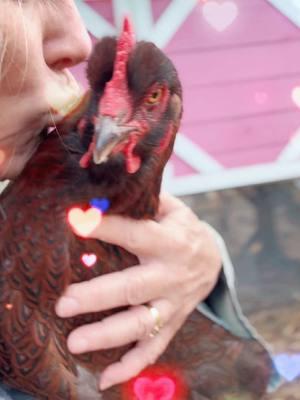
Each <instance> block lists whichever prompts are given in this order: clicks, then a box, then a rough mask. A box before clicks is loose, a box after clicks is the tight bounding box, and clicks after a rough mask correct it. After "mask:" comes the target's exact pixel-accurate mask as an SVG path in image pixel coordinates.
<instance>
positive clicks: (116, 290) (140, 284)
mask: <svg viewBox="0 0 300 400" xmlns="http://www.w3.org/2000/svg"><path fill="white" fill-rule="evenodd" d="M170 272H171V271H170ZM162 276H164V277H165V279H161V277H162ZM169 277H170V278H169ZM173 281H174V282H175V281H176V276H173V274H171V273H169V274H168V275H167V272H166V271H165V269H164V266H163V265H160V264H157V265H154V264H153V265H147V266H135V267H131V268H128V269H125V270H123V271H120V272H113V273H111V274H107V275H103V276H100V277H97V278H94V279H91V280H90V281H85V282H81V283H74V284H73V285H71V286H69V287H68V288H67V290H66V291H65V293H64V295H63V297H61V298H60V299H59V300H58V302H57V304H56V313H57V315H58V316H60V317H62V318H63V317H72V316H74V315H78V314H84V313H89V312H98V311H105V310H110V309H113V308H116V307H120V306H128V305H131V306H134V305H139V304H144V303H148V302H149V301H151V300H152V299H156V298H160V297H161V295H162V293H164V294H167V293H168V292H170V291H171V290H172V288H173V286H172V283H173ZM175 283H176V282H175Z"/></svg>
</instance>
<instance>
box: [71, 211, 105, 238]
mask: <svg viewBox="0 0 300 400" xmlns="http://www.w3.org/2000/svg"><path fill="white" fill-rule="evenodd" d="M101 218H102V214H101V212H100V211H99V210H98V209H96V208H89V209H88V210H86V211H84V210H82V209H81V208H77V207H74V208H72V209H71V210H70V211H69V212H68V221H69V224H70V225H71V226H72V228H73V229H74V231H75V232H76V233H77V234H78V235H80V236H84V237H85V236H88V235H89V234H90V233H91V232H92V231H93V230H94V229H95V228H96V227H97V226H98V225H99V224H100V222H101Z"/></svg>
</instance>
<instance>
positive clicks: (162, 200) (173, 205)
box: [156, 192, 186, 221]
mask: <svg viewBox="0 0 300 400" xmlns="http://www.w3.org/2000/svg"><path fill="white" fill-rule="evenodd" d="M182 207H186V206H185V205H184V203H183V202H182V201H180V200H179V199H177V198H176V197H174V196H171V195H170V194H169V193H167V192H162V193H161V194H160V196H159V209H158V213H157V217H156V219H157V220H158V221H159V220H161V219H162V218H164V217H165V216H167V215H170V214H173V213H174V212H175V213H176V212H177V211H178V210H181V209H182Z"/></svg>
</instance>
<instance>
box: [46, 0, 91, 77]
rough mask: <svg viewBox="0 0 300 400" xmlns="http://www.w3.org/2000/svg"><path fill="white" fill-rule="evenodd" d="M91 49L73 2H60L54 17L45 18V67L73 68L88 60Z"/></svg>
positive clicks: (71, 0) (89, 40)
mask: <svg viewBox="0 0 300 400" xmlns="http://www.w3.org/2000/svg"><path fill="white" fill-rule="evenodd" d="M53 12H54V11H53ZM91 48H92V44H91V39H90V37H89V35H88V33H87V30H86V28H85V26H84V24H83V21H82V19H81V17H80V15H79V12H78V10H77V8H76V6H75V4H74V1H73V0H67V1H62V2H61V5H60V7H59V9H58V8H57V9H56V13H55V15H53V17H52V18H49V15H48V16H47V22H46V28H45V32H44V41H43V51H44V58H45V61H46V63H47V65H48V66H49V67H50V68H52V69H56V70H61V69H64V68H70V67H73V66H74V65H76V64H79V63H80V62H82V61H84V60H86V59H87V58H88V56H89V54H90V52H91Z"/></svg>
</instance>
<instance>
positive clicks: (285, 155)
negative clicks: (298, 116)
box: [277, 128, 300, 163]
mask: <svg viewBox="0 0 300 400" xmlns="http://www.w3.org/2000/svg"><path fill="white" fill-rule="evenodd" d="M299 159H300V128H299V129H298V130H297V131H296V132H295V134H294V135H293V136H292V137H291V139H290V141H289V142H288V144H287V145H286V146H285V147H284V149H283V150H282V151H281V153H280V154H279V156H278V158H277V161H278V162H280V163H283V162H285V163H286V162H291V161H296V160H299Z"/></svg>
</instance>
